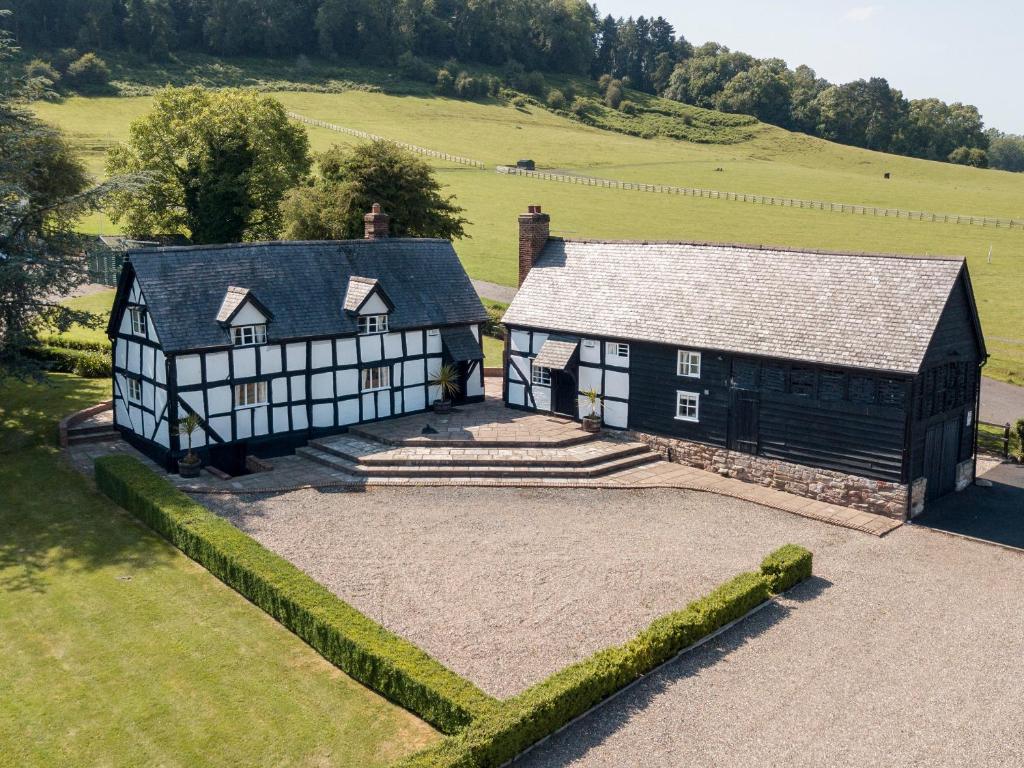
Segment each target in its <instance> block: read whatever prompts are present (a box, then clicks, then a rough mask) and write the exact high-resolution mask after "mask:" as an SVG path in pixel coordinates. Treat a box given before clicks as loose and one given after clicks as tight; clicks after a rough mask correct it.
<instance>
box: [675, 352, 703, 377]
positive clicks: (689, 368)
mask: <svg viewBox="0 0 1024 768" xmlns="http://www.w3.org/2000/svg"><path fill="white" fill-rule="evenodd" d="M676 373H677V374H678V375H679V376H686V377H688V378H691V379H699V378H700V352H692V351H690V350H688V349H680V350H679V354H678V358H677V360H676Z"/></svg>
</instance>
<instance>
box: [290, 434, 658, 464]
mask: <svg viewBox="0 0 1024 768" xmlns="http://www.w3.org/2000/svg"><path fill="white" fill-rule="evenodd" d="M309 446H311V447H314V448H316V449H317V450H320V451H323V452H324V453H330V454H332V455H334V456H337V457H339V458H342V459H345V460H346V461H350V462H352V463H354V464H361V465H365V466H374V467H413V466H414V467H442V468H444V467H453V466H457V467H491V466H498V465H500V466H502V467H535V466H544V467H559V468H561V467H592V466H595V465H597V464H603V463H606V462H609V461H612V460H614V459H624V458H628V457H630V456H636V455H639V454H650V455H651V456H655V457H657V458H659V459H660V458H661V456H660V455H659V454H658V453H656V452H655V451H652V450H651V449H650V448H649V447H648V446H646V445H644V444H643V443H635V444H632V445H627V444H622V445H621V447H619V446H617V445H615V444H612V443H609V444H608V451H607V452H606V453H600V454H595V455H593V456H587V457H585V458H577V459H572V458H552V459H547V458H543V459H509V458H503V457H494V458H464V457H461V456H458V455H454V456H447V457H432V456H408V457H401V458H399V457H386V458H379V457H377V456H376V455H375V454H372V453H370V454H359V453H358V452H357V451H355V450H348V449H346V448H344V447H342V446H339V445H337V444H332V443H329V442H327V440H312V441H310V443H309ZM463 448H464V450H475V449H473V448H465V447H463ZM452 450H456V449H452ZM528 450H543V449H538V448H531V449H528ZM551 450H552V451H553V452H554V451H557V450H558V449H557V448H552V449H551Z"/></svg>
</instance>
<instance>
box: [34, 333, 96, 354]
mask: <svg viewBox="0 0 1024 768" xmlns="http://www.w3.org/2000/svg"><path fill="white" fill-rule="evenodd" d="M37 341H38V342H39V344H40V346H43V347H64V348H65V349H91V350H94V351H96V352H106V353H107V354H110V342H109V341H87V340H85V339H76V338H73V337H71V336H61V335H60V334H55V333H44V334H40V335H39V337H38V338H37Z"/></svg>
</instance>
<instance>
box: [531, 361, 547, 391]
mask: <svg viewBox="0 0 1024 768" xmlns="http://www.w3.org/2000/svg"><path fill="white" fill-rule="evenodd" d="M531 369H532V370H531V375H530V378H531V381H533V383H534V384H537V385H539V386H542V387H550V386H551V369H550V368H543V367H541V366H538V365H531Z"/></svg>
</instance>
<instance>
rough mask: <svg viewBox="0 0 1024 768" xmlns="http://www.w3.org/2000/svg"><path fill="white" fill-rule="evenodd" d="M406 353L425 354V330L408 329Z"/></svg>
mask: <svg viewBox="0 0 1024 768" xmlns="http://www.w3.org/2000/svg"><path fill="white" fill-rule="evenodd" d="M405 353H406V354H407V355H410V356H412V355H422V354H423V331H406V333H405Z"/></svg>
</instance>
